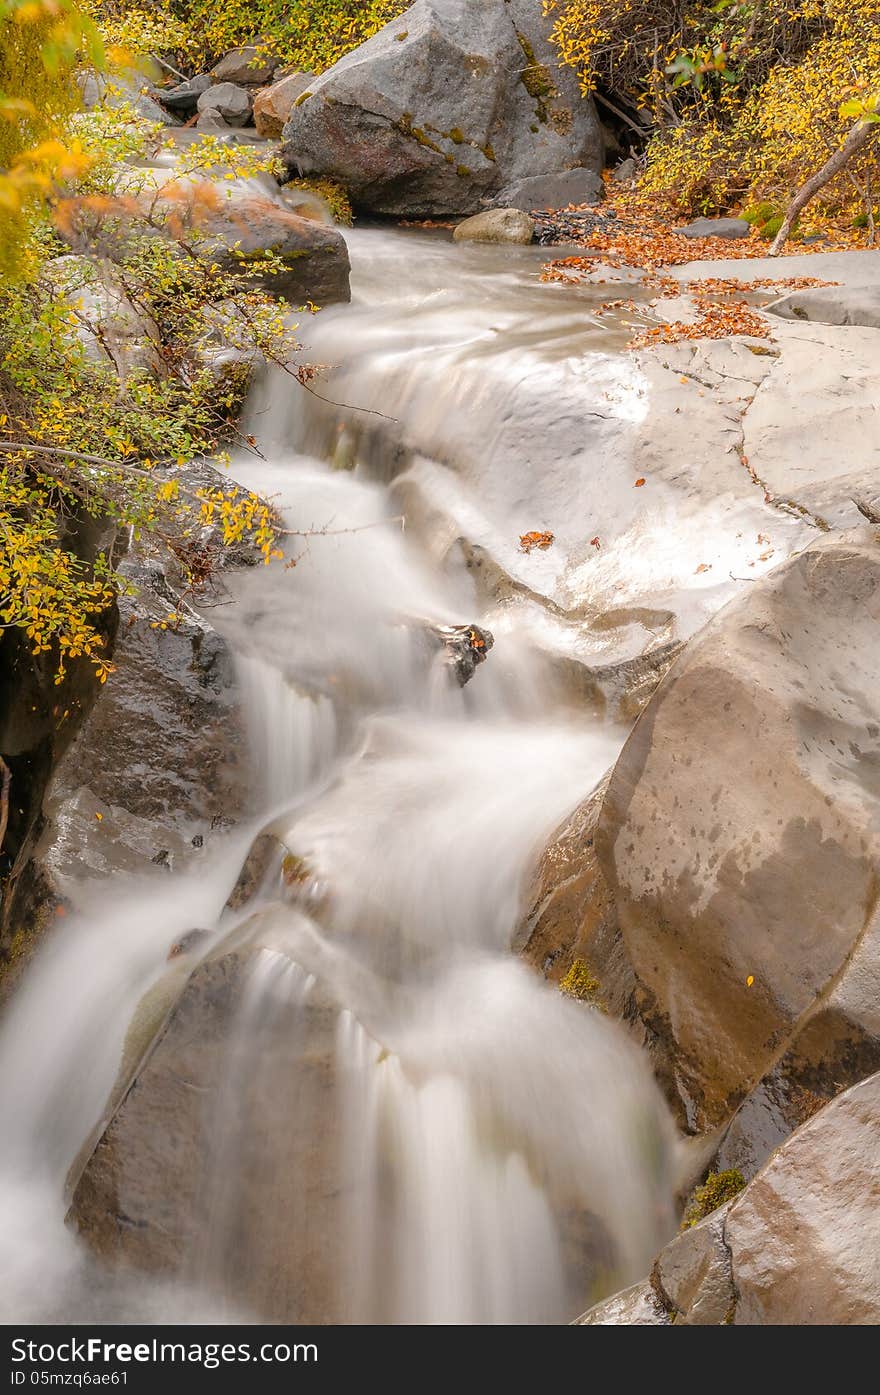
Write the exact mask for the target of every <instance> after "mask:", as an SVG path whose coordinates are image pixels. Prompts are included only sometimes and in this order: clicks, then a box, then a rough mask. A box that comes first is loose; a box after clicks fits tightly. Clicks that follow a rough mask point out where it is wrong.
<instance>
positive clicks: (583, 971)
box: [559, 959, 601, 1007]
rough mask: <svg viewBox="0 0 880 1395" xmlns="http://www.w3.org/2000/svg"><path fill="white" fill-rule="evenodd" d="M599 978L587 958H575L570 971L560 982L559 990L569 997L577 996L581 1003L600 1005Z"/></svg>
mask: <svg viewBox="0 0 880 1395" xmlns="http://www.w3.org/2000/svg"><path fill="white" fill-rule="evenodd" d="M600 986H601V985H600V983H599V980H598V979H597V978H596V976H595V974H593V973H592V972H591V970H590V966H589V964H588V963H587V961H586V960H585V959H575V961H574V963H573V964H572V966H571V968H570V969H569V971H568V973H567V974H566V975H565V977H564V978H563V979H560V982H559V991H560V993H564V994H565V995H566V997H568V998H576V999H577V1000H578V1002H579V1003H590V1004H591V1005H592V1006H593V1007H596V1006H598V1005H599V1004H598V1000H599V988H600Z"/></svg>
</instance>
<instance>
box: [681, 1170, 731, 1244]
mask: <svg viewBox="0 0 880 1395" xmlns="http://www.w3.org/2000/svg"><path fill="white" fill-rule="evenodd" d="M745 1184H746V1179H745V1178H744V1177H743V1175H742V1173H741V1172H740V1170H739V1168H738V1167H730V1168H728V1169H727V1171H726V1172H710V1173H709V1176H708V1177H707V1178H706V1180H705V1182H704V1183H703V1185H702V1186H700V1187H697V1189H696V1190H695V1192H694V1194H693V1196H692V1197H691V1199H690V1202H689V1203H688V1207H687V1210H686V1211H685V1213H684V1220H683V1221H682V1223H681V1228H682V1230H689V1229H690V1228H691V1226H692V1225H696V1224H697V1222H698V1221H704V1220H705V1219H706V1217H707V1216H710V1215H711V1214H712V1212H713V1211H717V1210H718V1207H719V1206H723V1205H724V1203H725V1201H731V1200H732V1199H733V1197H735V1196H737V1195H738V1194H739V1193H740V1192H741V1191H742V1189H743V1187H744V1186H745Z"/></svg>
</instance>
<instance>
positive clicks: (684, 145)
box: [543, 0, 880, 215]
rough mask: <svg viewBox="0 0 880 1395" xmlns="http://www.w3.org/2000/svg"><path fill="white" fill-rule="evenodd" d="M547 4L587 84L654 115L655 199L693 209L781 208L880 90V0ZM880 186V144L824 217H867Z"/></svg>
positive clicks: (832, 191) (651, 164)
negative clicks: (859, 101) (863, 102)
mask: <svg viewBox="0 0 880 1395" xmlns="http://www.w3.org/2000/svg"><path fill="white" fill-rule="evenodd" d="M543 3H544V8H545V11H547V13H549V14H551V15H552V16H553V19H554V36H555V38H556V42H557V44H558V46H559V48H560V52H561V57H562V60H563V61H564V62H567V63H569V64H571V65H572V66H574V67H575V68H576V69H577V71H578V73H579V76H580V78H581V85H582V87H583V90H584V91H585V92H589V91H598V93H599V96H600V98H601V96H602V95H606V96H607V95H609V94H611V95H612V96H614V97H616V99H617V101H618V102H620V101H623V102H624V103H625V104H626V105H628V106H629V107H630V109H631V110H633V111H634V112H645V113H646V117H647V118H649V120H650V123H651V125H652V129H653V135H652V136H651V139H650V141H649V144H648V149H647V169H646V173H645V175H644V178H643V180H642V184H641V188H642V191H643V192H644V193H645V195H646V196H650V197H651V198H658V197H659V198H661V199H666V200H669V201H670V202H671V203H673V204H674V205H675V206H676V207H677V208H679V209H681V210H683V211H686V212H700V213H713V212H719V211H723V210H729V209H733V208H740V207H748V206H749V205H752V204H755V203H757V202H762V201H769V202H770V203H772V204H773V205H775V206H778V207H780V208H781V207H782V206H784V205H785V204H786V203H787V201H788V199H789V198H790V197H791V195H792V194H793V193H794V192H795V191H796V189H797V188H798V187H799V185H800V184H802V183H803V181H804V180H805V179H806V178H807V177H808V176H809V175H810V174H811V173H813V172H814V171H815V170H816V169H817V168H818V166H819V165H821V164H822V163H823V162H824V160H825V158H826V157H827V156H828V155H830V154H831V153H832V152H833V151H835V150H836V149H838V148H839V147H840V145H841V143H842V140H843V138H844V136H845V134H846V132H847V131H848V130H849V128H850V126H851V125H852V121H853V117H852V114H851V110H850V109H849V108H847V105H846V104H847V103H848V102H850V101H851V99H853V98H855V97H859V96H861V97H864V98H866V99H870V98H873V97H874V96H876V94H877V93H880V0H727V3H724V0H722V3H721V4H717V5H711V6H707V5H705V4H699V3H697V2H696V0H658V3H653V0H650V3H649V0H543ZM841 108H844V110H843V111H842V110H841ZM876 182H877V171H876V151H875V150H874V149H873V148H869V150H868V151H867V152H865V153H863V154H862V155H861V156H860V157H859V158H858V159H857V160H855V161H853V162H852V164H851V165H850V166H849V167H847V169H846V170H845V171H844V172H843V173H842V174H840V175H839V176H838V177H837V178H836V179H835V180H834V181H833V183H831V184H829V185H828V186H827V188H826V189H825V190H823V192H822V195H821V198H820V200H819V201H818V204H817V206H816V208H815V209H814V210H813V213H814V215H815V214H820V215H821V214H822V213H823V212H825V213H835V214H836V213H841V212H845V213H849V214H855V213H859V212H860V211H861V210H862V209H863V207H864V206H865V204H866V202H867V201H868V200H871V199H872V198H873V194H874V189H875V188H876ZM872 185H873V186H874V188H872Z"/></svg>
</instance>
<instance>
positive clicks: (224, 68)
mask: <svg viewBox="0 0 880 1395" xmlns="http://www.w3.org/2000/svg"><path fill="white" fill-rule="evenodd" d="M280 67H281V59H280V58H277V57H276V56H275V54H274V53H269V51H268V50H267V49H266V48H265V46H264V45H262V44H246V45H245V46H244V48H234V49H232V50H231V51H230V52H229V53H227V54H225V55H224V57H223V58H221V59H220V62H219V63H215V65H214V67H213V68H212V69H211V77H210V80H211V82H214V83H223V82H234V83H238V84H239V85H240V86H241V87H265V85H266V83H267V82H271V81H272V78H273V76H274V74H275V73H276V72H277V70H278V69H279V68H280Z"/></svg>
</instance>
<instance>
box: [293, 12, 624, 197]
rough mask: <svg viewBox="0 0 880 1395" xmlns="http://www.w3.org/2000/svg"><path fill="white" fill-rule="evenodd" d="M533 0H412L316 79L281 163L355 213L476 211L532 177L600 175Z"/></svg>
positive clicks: (592, 128)
mask: <svg viewBox="0 0 880 1395" xmlns="http://www.w3.org/2000/svg"><path fill="white" fill-rule="evenodd" d="M551 27H552V21H551V20H550V19H549V18H545V17H544V16H543V14H542V9H541V6H540V5H538V4H536V3H535V0H416V3H415V4H414V5H412V6H411V8H410V9H409V10H407V11H406V13H405V14H404V15H402V16H401V17H400V19H399V20H395V21H394V22H393V23H391V24H388V25H386V26H385V28H384V29H382V30H380V32H379V33H378V34H376V35H375V36H374V37H373V38H372V39H370V40H368V42H367V43H365V44H363V45H361V47H360V48H358V49H356V50H355V51H354V52H353V53H350V54H347V55H346V56H345V57H344V58H342V59H341V60H340V61H339V62H338V63H336V64H335V65H334V66H333V67H332V68H330V69H329V70H328V71H327V72H326V73H324V74H322V76H321V77H319V78H316V79H315V80H314V82H312V83H311V84H310V86H309V88H308V89H307V92H304V93H302V94H301V95H300V96H299V97H298V98H297V100H296V104H295V106H294V108H293V110H292V111H291V114H290V117H289V119H288V121H287V124H286V125H285V127H284V140H285V147H284V150H285V158H286V160H287V163H288V165H289V166H290V167H291V169H295V170H298V171H299V172H300V173H302V174H327V175H332V176H333V177H334V178H336V179H339V180H340V181H341V182H342V183H343V184H344V185H345V187H346V188H347V189H348V190H349V191H350V193H351V196H352V199H353V202H354V203H355V205H356V206H358V207H360V208H362V209H365V210H369V211H372V212H376V213H384V214H392V215H408V214H411V215H425V216H430V215H436V214H467V213H474V212H477V211H478V210H479V209H480V207H481V206H484V205H485V202H486V201H487V200H490V201H491V200H492V197H493V195H495V194H496V193H497V192H498V191H499V190H500V189H502V188H503V187H504V186H506V185H510V184H511V183H514V182H515V181H518V180H521V179H524V178H526V177H531V176H534V175H545V174H556V173H559V172H561V171H564V170H567V169H573V168H578V169H584V168H586V169H588V170H596V171H597V172H598V170H599V169H600V168H601V165H602V132H601V129H600V125H599V121H598V119H597V117H596V112H595V108H594V106H593V103H592V101H590V100H589V99H587V98H584V97H582V96H581V93H580V90H579V87H578V82H577V77H576V75H575V73H574V71H573V70H572V69H569V68H566V67H560V66H559V57H558V53H557V51H556V50H555V49H554V48H553V46H552V45H551V43H550V39H549V35H550V30H551Z"/></svg>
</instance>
